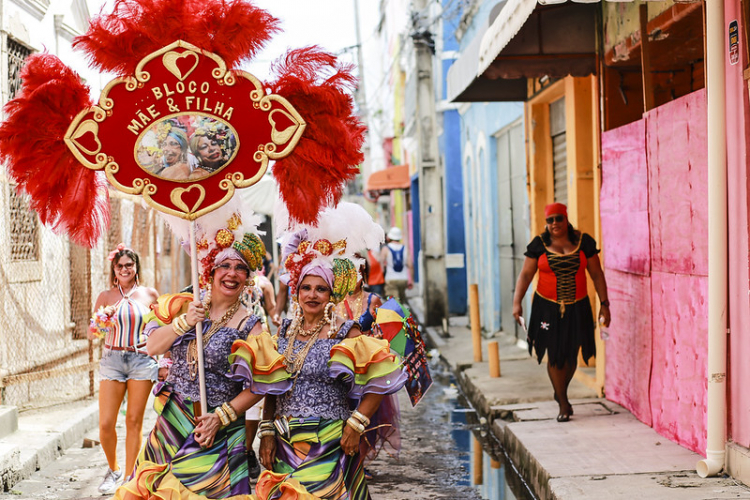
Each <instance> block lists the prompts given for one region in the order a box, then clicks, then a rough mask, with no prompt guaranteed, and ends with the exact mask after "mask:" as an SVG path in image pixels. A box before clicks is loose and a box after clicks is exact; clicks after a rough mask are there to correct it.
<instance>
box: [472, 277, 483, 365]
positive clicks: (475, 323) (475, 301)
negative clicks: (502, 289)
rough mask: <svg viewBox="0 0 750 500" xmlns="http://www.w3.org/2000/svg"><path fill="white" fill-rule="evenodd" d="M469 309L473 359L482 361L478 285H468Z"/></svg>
mask: <svg viewBox="0 0 750 500" xmlns="http://www.w3.org/2000/svg"><path fill="white" fill-rule="evenodd" d="M469 310H470V314H471V341H472V344H473V345H474V361H476V362H481V361H482V324H481V322H480V319H479V286H478V285H477V284H476V283H472V284H471V285H469Z"/></svg>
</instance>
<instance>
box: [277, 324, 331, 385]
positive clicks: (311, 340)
mask: <svg viewBox="0 0 750 500" xmlns="http://www.w3.org/2000/svg"><path fill="white" fill-rule="evenodd" d="M325 325H326V321H325V317H323V318H321V319H320V321H318V323H317V324H316V325H315V326H314V327H313V328H311V329H310V330H305V329H304V328H302V322H301V321H300V322H298V323H296V324H294V325H293V331H292V332H291V333H290V334H289V335H287V339H288V343H287V346H286V349H285V350H284V365H285V366H286V371H287V373H290V374H291V375H292V377H294V378H296V377H297V375H299V372H300V370H302V366H303V365H304V364H305V359H307V355H308V353H309V352H310V349H312V346H313V344H315V341H316V340H317V337H318V335H320V332H321V331H322V330H323V327H324V326H325ZM298 337H303V338H307V339H308V340H307V343H306V344H305V347H303V348H302V349H300V350H299V352H297V353H296V354H295V352H294V342H295V341H296V340H297V338H298Z"/></svg>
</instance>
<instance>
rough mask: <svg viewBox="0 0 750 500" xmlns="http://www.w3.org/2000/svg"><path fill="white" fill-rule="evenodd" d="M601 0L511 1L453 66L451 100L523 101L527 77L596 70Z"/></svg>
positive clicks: (582, 74) (551, 76)
mask: <svg viewBox="0 0 750 500" xmlns="http://www.w3.org/2000/svg"><path fill="white" fill-rule="evenodd" d="M599 1H600V0H581V1H568V0H539V1H538V2H537V0H508V2H507V3H506V4H505V6H504V7H503V8H502V10H501V11H500V13H499V14H498V15H497V17H496V18H495V19H494V20H493V21H492V22H491V23H490V24H489V26H488V27H487V28H486V29H485V30H484V32H483V34H482V33H481V32H480V35H477V37H476V39H479V38H481V40H479V42H478V43H477V40H476V39H475V40H473V41H472V43H471V44H470V46H468V47H467V48H466V49H465V50H464V51H463V53H462V54H461V57H459V58H458V60H456V62H454V63H453V65H452V66H451V68H450V70H449V71H448V100H450V101H453V102H472V101H525V100H526V97H527V86H526V79H527V78H540V77H543V76H548V77H550V78H562V77H564V76H568V75H572V76H586V75H590V74H592V73H594V72H595V71H596V64H597V62H596V29H597V25H598V23H597V13H598V11H600V10H601V7H600V6H599V5H597V4H598V3H599ZM619 1H632V0H619ZM474 61H476V63H474Z"/></svg>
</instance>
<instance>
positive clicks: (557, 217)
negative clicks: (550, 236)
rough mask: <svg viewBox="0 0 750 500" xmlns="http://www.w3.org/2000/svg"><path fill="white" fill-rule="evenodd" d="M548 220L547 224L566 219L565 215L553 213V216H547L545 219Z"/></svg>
mask: <svg viewBox="0 0 750 500" xmlns="http://www.w3.org/2000/svg"><path fill="white" fill-rule="evenodd" d="M544 220H546V221H547V224H552V223H553V222H562V221H564V220H565V216H564V215H553V216H552V217H547V218H546V219H544Z"/></svg>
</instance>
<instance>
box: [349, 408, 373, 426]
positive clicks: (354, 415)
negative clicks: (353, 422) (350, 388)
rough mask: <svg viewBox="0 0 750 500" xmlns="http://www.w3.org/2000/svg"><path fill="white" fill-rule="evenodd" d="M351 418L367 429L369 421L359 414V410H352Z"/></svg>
mask: <svg viewBox="0 0 750 500" xmlns="http://www.w3.org/2000/svg"><path fill="white" fill-rule="evenodd" d="M352 417H354V418H356V419H357V420H359V421H360V423H361V424H362V425H364V426H365V427H367V426H368V425H370V419H369V418H367V417H365V416H364V415H363V414H362V413H360V412H359V410H354V411H353V412H352Z"/></svg>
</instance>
